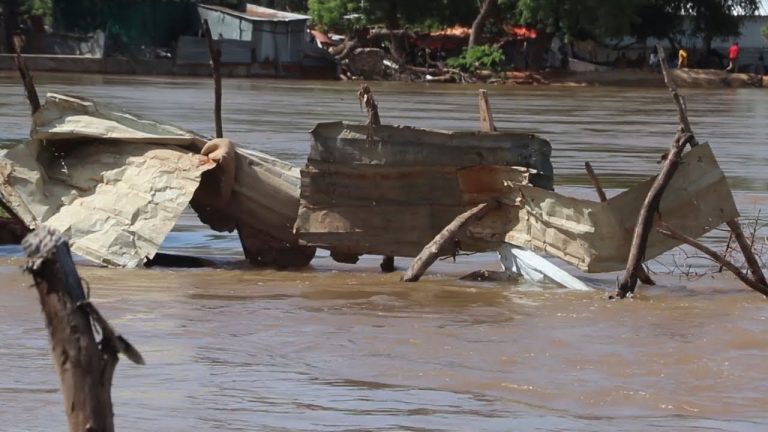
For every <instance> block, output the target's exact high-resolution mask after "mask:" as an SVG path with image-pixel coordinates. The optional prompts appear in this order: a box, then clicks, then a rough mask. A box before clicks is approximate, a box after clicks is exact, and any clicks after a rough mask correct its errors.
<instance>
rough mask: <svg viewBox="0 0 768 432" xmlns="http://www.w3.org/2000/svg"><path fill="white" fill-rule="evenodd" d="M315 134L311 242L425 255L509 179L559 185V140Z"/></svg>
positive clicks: (310, 165)
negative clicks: (553, 157) (555, 161)
mask: <svg viewBox="0 0 768 432" xmlns="http://www.w3.org/2000/svg"><path fill="white" fill-rule="evenodd" d="M369 134H370V136H369ZM312 136H313V142H312V147H311V150H310V155H309V158H308V161H307V165H306V166H305V168H304V169H303V170H302V172H301V174H302V183H301V207H300V209H299V216H298V219H297V221H296V226H295V231H296V233H297V235H298V236H299V237H300V239H301V240H302V241H303V242H305V243H306V244H311V245H314V246H320V247H326V248H329V249H332V250H334V251H338V252H345V253H375V254H383V255H393V256H416V255H417V254H418V253H419V252H420V251H421V249H422V248H423V246H424V245H425V244H426V243H428V242H429V241H430V240H432V238H433V237H434V236H435V235H436V234H437V233H438V232H440V230H441V229H443V228H444V227H445V226H446V225H447V224H448V223H450V222H451V221H452V220H453V218H455V217H456V216H457V215H458V214H460V213H462V212H463V211H464V210H465V209H466V208H465V207H466V206H470V205H473V204H477V203H480V202H484V201H485V200H487V199H488V198H489V197H492V196H495V195H497V194H498V193H499V191H501V189H503V185H504V182H512V183H516V184H529V183H530V184H534V185H537V186H539V187H544V188H550V189H551V187H552V183H553V180H552V178H553V173H552V164H551V162H550V160H549V156H550V153H551V147H550V145H549V143H548V142H547V141H546V140H544V139H541V138H539V137H537V136H535V135H532V134H527V133H518V132H492V133H480V132H446V131H438V130H428V129H419V128H413V127H405V126H378V127H374V128H370V127H369V126H367V125H358V124H348V123H341V122H334V123H322V124H319V125H317V127H316V128H315V129H314V130H313V131H312ZM500 244H501V241H496V242H487V241H480V240H477V241H475V242H474V243H473V244H472V245H465V246H466V247H471V248H478V249H480V250H491V249H493V248H495V247H497V246H498V245H500Z"/></svg>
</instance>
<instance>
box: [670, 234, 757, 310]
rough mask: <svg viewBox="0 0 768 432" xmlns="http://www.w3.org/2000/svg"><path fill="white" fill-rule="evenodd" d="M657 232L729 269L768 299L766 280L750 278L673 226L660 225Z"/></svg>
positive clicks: (724, 258)
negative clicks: (692, 248)
mask: <svg viewBox="0 0 768 432" xmlns="http://www.w3.org/2000/svg"><path fill="white" fill-rule="evenodd" d="M656 230H657V231H658V232H660V233H662V234H664V235H665V236H667V237H669V238H673V239H675V240H677V241H679V242H682V243H685V244H687V245H689V246H692V247H694V248H696V249H698V250H700V251H702V252H704V254H706V255H707V256H709V257H710V258H712V259H713V260H715V262H717V263H719V264H720V265H722V266H723V267H725V268H727V269H728V270H730V271H731V273H733V274H734V275H736V277H737V278H739V280H741V281H742V282H744V284H746V285H747V286H749V287H750V288H752V289H753V290H755V291H757V292H759V293H760V294H762V295H764V296H767V297H768V284H766V283H765V280H763V281H760V280H756V279H757V277H755V279H752V278H750V277H749V276H748V275H747V274H745V273H744V272H742V271H741V269H739V267H738V266H736V265H735V264H733V263H732V262H730V261H728V259H727V258H726V257H724V256H722V255H720V254H718V253H717V252H715V251H714V250H712V249H710V248H708V247H706V246H704V245H703V244H701V243H700V242H698V241H696V240H694V239H692V238H690V237H688V236H687V235H685V234H683V233H681V232H680V231H677V230H676V229H674V228H672V227H671V226H669V225H667V224H665V223H664V222H661V223H659V226H658V227H657V228H656Z"/></svg>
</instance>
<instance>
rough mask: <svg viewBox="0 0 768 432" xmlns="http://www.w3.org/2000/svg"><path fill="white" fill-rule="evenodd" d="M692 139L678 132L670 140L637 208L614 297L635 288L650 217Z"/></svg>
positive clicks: (632, 290)
mask: <svg viewBox="0 0 768 432" xmlns="http://www.w3.org/2000/svg"><path fill="white" fill-rule="evenodd" d="M692 139H693V135H690V134H678V136H677V137H676V138H675V141H674V142H673V143H672V147H671V148H670V150H669V154H668V155H667V159H666V160H665V161H664V166H663V167H662V168H661V173H659V175H658V176H657V177H656V180H655V181H654V182H653V185H652V186H651V189H650V190H649V191H648V195H646V197H645V200H644V201H643V205H642V207H640V214H639V215H638V217H637V223H636V224H635V232H634V234H633V235H632V246H631V248H630V251H629V258H628V259H627V268H626V270H625V271H624V277H623V278H622V281H621V284H619V288H618V290H617V292H616V297H618V298H624V297H626V296H627V294H629V293H631V292H634V291H635V287H636V286H637V280H638V273H639V269H640V268H641V266H642V262H643V261H644V257H645V249H646V246H647V245H648V237H649V235H650V230H651V228H652V227H653V219H654V216H655V214H656V213H657V212H658V210H659V204H660V203H661V198H662V196H663V195H664V191H665V190H666V188H667V185H668V184H669V181H670V180H672V176H674V175H675V171H676V170H677V167H678V166H679V164H680V156H681V155H682V154H683V150H684V149H685V146H686V145H687V144H688V143H689V142H690V140H692Z"/></svg>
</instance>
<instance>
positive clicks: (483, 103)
mask: <svg viewBox="0 0 768 432" xmlns="http://www.w3.org/2000/svg"><path fill="white" fill-rule="evenodd" d="M478 98H479V100H478V102H479V105H480V107H479V108H480V130H481V131H482V132H496V131H497V130H498V129H496V125H495V124H494V123H493V111H491V103H490V102H489V101H488V92H487V91H486V90H483V89H481V90H480V91H479V95H478Z"/></svg>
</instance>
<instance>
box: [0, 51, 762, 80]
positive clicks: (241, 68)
mask: <svg viewBox="0 0 768 432" xmlns="http://www.w3.org/2000/svg"><path fill="white" fill-rule="evenodd" d="M24 59H25V61H26V63H27V65H28V66H29V68H30V70H32V72H33V73H34V72H58V73H75V74H103V75H145V76H209V75H210V74H211V69H210V66H208V65H207V64H177V63H176V62H174V60H172V59H129V58H118V57H105V58H97V57H84V56H66V55H25V56H24ZM15 69H16V66H15V64H14V62H13V56H11V55H8V54H0V71H4V70H5V71H14V70H15ZM221 72H222V75H223V76H225V77H240V78H248V77H254V78H255V77H258V78H273V77H275V76H276V75H275V71H274V69H270V68H264V67H261V66H260V65H256V64H254V65H246V64H243V65H237V64H235V65H233V64H224V65H222V67H221ZM296 72H297V73H296V74H295V76H293V75H289V76H288V77H289V78H296V77H305V78H318V79H330V78H332V77H331V76H329V75H328V74H327V73H321V71H319V70H317V71H316V70H314V69H313V68H312V67H306V66H303V67H302V69H301V70H300V71H296ZM672 73H673V76H674V77H675V81H676V82H677V84H678V85H679V86H680V87H688V88H744V87H757V88H768V76H763V77H760V76H758V75H753V74H742V73H737V74H732V73H727V72H725V71H721V70H713V69H684V70H680V69H675V70H673V71H672ZM477 78H478V80H479V81H484V82H491V83H498V84H509V85H559V86H617V87H664V82H663V80H662V79H661V75H660V74H658V73H654V72H652V71H645V70H635V69H614V70H605V71H592V72H570V71H559V70H556V71H545V72H542V73H531V72H506V74H505V76H504V77H503V79H500V78H501V77H495V76H493V75H491V74H490V73H479V74H478V75H477Z"/></svg>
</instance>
